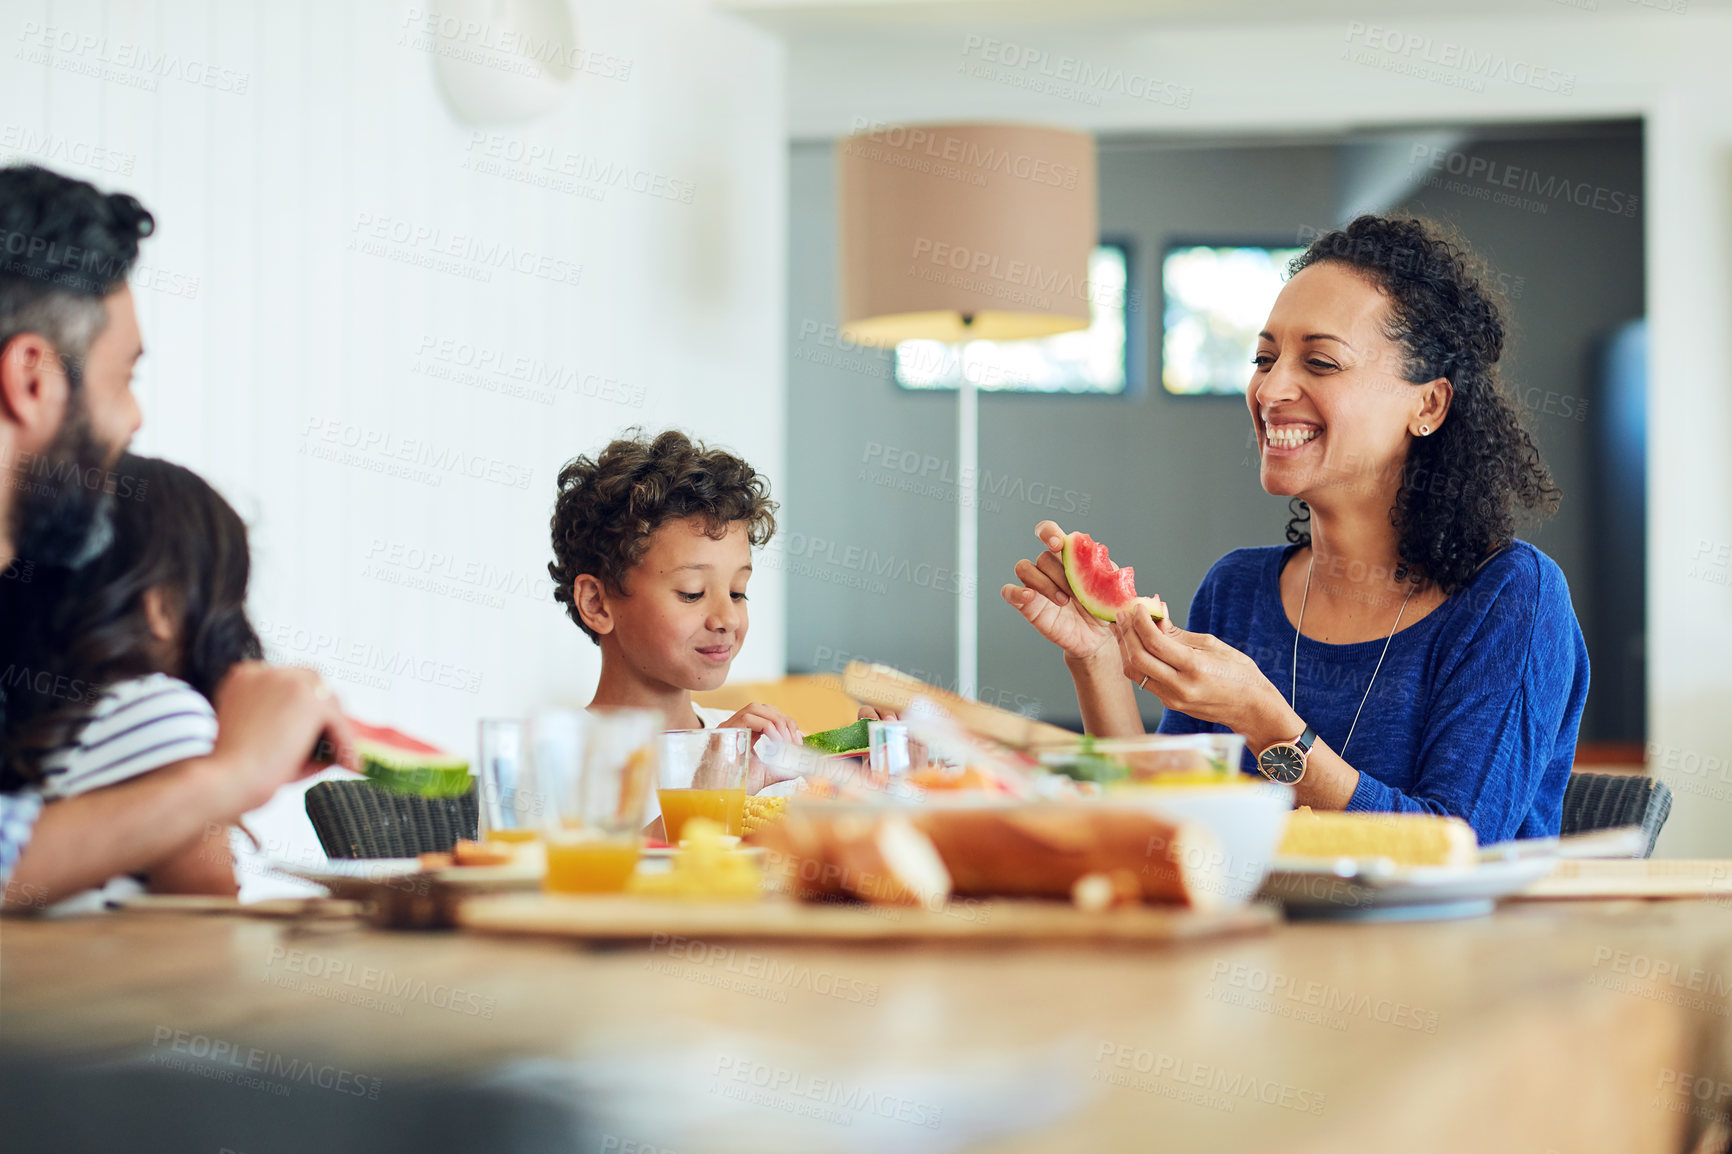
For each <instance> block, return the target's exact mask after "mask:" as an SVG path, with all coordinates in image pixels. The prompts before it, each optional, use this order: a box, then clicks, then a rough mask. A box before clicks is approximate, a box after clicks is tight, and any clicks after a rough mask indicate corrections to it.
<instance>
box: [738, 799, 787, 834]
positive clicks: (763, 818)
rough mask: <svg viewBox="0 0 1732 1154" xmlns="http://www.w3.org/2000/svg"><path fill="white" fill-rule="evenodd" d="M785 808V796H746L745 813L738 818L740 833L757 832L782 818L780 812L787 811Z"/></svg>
mask: <svg viewBox="0 0 1732 1154" xmlns="http://www.w3.org/2000/svg"><path fill="white" fill-rule="evenodd" d="M787 809H788V799H787V798H785V797H748V798H747V799H746V811H745V814H744V815H743V816H742V817H741V820H740V832H741V834H744V835H750V834H754V833H757V832H758V831H759V830H761V829H764V828H765V827H767V826H769V825H772V824H774V823H775V822H778V821H780V820H782V814H784V813H785V812H787Z"/></svg>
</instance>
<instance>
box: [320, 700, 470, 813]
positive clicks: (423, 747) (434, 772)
mask: <svg viewBox="0 0 1732 1154" xmlns="http://www.w3.org/2000/svg"><path fill="white" fill-rule="evenodd" d="M349 725H350V727H351V728H352V729H353V730H354V731H355V752H356V755H357V757H358V758H359V760H360V763H361V772H362V773H364V774H366V775H367V777H368V778H369V779H370V780H371V781H372V782H373V783H374V784H375V785H378V786H380V787H382V788H384V789H389V790H392V791H394V792H396V793H411V794H418V795H420V796H421V797H462V796H463V795H464V794H466V793H468V792H469V791H470V790H471V789H473V788H474V782H475V779H474V778H473V777H471V776H470V775H469V761H468V759H466V758H462V757H457V756H456V755H454V754H450V753H446V752H445V751H444V750H442V749H440V748H439V747H438V746H435V745H428V744H427V743H426V742H425V741H421V740H419V739H417V738H413V737H410V736H409V735H408V734H406V733H401V732H399V731H397V730H395V729H391V728H390V727H388V726H384V725H368V724H366V723H365V722H361V721H356V720H355V719H354V718H350V719H349Z"/></svg>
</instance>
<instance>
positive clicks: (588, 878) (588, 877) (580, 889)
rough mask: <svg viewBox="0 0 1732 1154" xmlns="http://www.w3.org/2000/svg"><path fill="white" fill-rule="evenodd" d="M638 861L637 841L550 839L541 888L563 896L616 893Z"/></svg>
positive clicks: (622, 887)
mask: <svg viewBox="0 0 1732 1154" xmlns="http://www.w3.org/2000/svg"><path fill="white" fill-rule="evenodd" d="M637 859H638V839H636V838H632V839H630V840H622V841H614V840H609V839H606V838H550V839H548V842H547V876H546V877H545V878H544V879H543V881H542V888H543V889H545V890H547V891H549V892H550V893H562V894H608V893H618V892H619V891H620V890H623V889H624V888H625V883H626V879H627V878H629V877H631V875H632V871H633V870H635V869H636V868H637Z"/></svg>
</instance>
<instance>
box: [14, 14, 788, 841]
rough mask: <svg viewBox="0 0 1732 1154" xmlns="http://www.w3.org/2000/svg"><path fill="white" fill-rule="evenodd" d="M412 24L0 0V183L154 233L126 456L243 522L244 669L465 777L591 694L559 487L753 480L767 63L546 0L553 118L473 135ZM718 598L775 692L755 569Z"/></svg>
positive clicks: (776, 350) (587, 648) (769, 468)
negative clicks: (79, 187)
mask: <svg viewBox="0 0 1732 1154" xmlns="http://www.w3.org/2000/svg"><path fill="white" fill-rule="evenodd" d="M438 7H439V6H438V5H437V4H432V5H428V4H425V3H423V4H418V5H404V4H396V3H388V2H385V0H365V2H354V3H350V2H344V0H315V2H305V3H303V2H299V0H297V2H296V3H293V4H271V3H264V2H262V0H220V2H219V0H206V2H204V3H198V2H193V0H160V2H133V0H112V2H110V3H100V2H95V0H89V2H85V3H52V4H49V3H42V2H20V0H8V2H7V3H6V4H5V5H4V7H3V8H0V13H3V15H0V45H3V47H0V59H3V60H4V63H0V160H12V159H35V160H38V161H40V162H43V163H47V164H50V166H52V167H57V168H59V169H60V170H61V171H64V172H67V173H70V174H72V175H77V176H80V177H83V178H86V179H91V180H94V181H96V182H97V183H98V184H99V185H101V186H103V187H105V188H111V189H123V190H126V191H130V192H132V193H134V194H135V195H137V196H138V197H139V198H140V199H141V200H142V201H143V202H144V203H145V205H146V206H147V207H149V208H150V209H151V211H152V212H154V213H155V214H156V217H157V221H158V225H159V231H158V235H157V236H156V237H154V238H152V239H151V240H149V241H148V242H147V243H146V247H145V249H144V258H143V263H144V266H145V267H144V268H143V269H141V271H140V274H139V276H138V277H137V278H135V281H136V284H135V289H134V292H135V295H136V297H137V301H138V309H139V314H140V320H141V323H142V326H143V330H144V335H145V344H146V348H147V355H146V357H145V360H144V362H143V364H142V366H141V369H140V372H139V376H138V382H137V383H138V389H139V393H140V397H141V400H142V401H143V405H144V411H145V419H146V423H145V427H144V429H143V431H142V433H141V434H140V436H139V437H138V439H137V441H136V442H135V445H134V447H135V448H136V449H137V450H138V451H140V452H144V453H148V454H153V455H159V456H164V457H168V458H170V459H173V460H175V461H179V462H182V463H184V464H186V465H189V466H191V467H192V468H195V469H197V470H198V471H200V472H201V473H202V474H203V475H204V476H206V477H207V478H208V479H210V480H211V481H212V482H213V483H214V484H215V485H216V486H217V487H218V488H219V489H220V490H221V491H222V492H223V493H224V495H226V496H227V497H228V498H229V500H230V501H231V502H233V503H234V505H235V506H236V508H237V509H239V510H240V512H241V514H242V516H243V517H244V518H245V519H246V520H247V522H248V523H249V525H250V526H251V530H252V543H253V561H254V570H253V573H254V577H253V587H252V599H251V605H252V610H253V616H254V619H255V621H256V622H257V624H258V625H259V627H260V631H261V633H263V634H264V636H265V639H266V645H267V649H268V651H269V654H270V656H271V657H272V658H274V659H279V660H283V661H289V662H300V663H310V664H315V665H317V666H319V667H320V668H321V669H323V670H324V671H325V673H326V675H327V676H328V678H329V679H330V682H331V684H332V686H333V687H334V688H335V689H336V690H337V691H338V692H339V693H340V694H341V695H342V697H343V699H344V701H345V703H346V704H347V705H348V706H349V709H350V712H352V713H354V714H355V715H357V716H359V717H362V718H364V719H368V720H372V721H377V722H382V723H388V724H392V725H397V726H400V727H402V728H405V729H407V730H409V731H410V732H414V733H418V734H422V735H425V736H427V737H428V738H430V739H432V740H434V741H437V742H439V743H441V744H444V745H446V746H448V747H450V748H452V749H454V750H460V751H465V752H467V751H470V750H471V749H472V747H473V743H474V732H475V722H476V720H477V718H479V717H486V716H509V715H517V714H521V713H522V712H524V711H525V710H526V709H528V708H530V707H532V706H535V705H538V704H541V703H546V702H553V701H566V702H577V703H581V702H584V701H587V700H588V695H589V693H590V692H591V691H592V689H593V687H594V681H595V676H596V672H597V670H598V668H599V661H598V658H597V655H596V650H595V647H594V646H593V645H592V644H591V643H590V641H589V640H588V639H587V638H586V637H584V636H583V635H582V634H581V633H580V631H579V630H578V629H577V627H576V626H575V625H573V624H572V623H570V622H569V621H568V620H567V619H566V618H565V616H564V615H563V613H562V612H561V609H560V607H559V606H558V605H557V604H556V603H555V602H553V601H552V600H551V597H550V590H551V583H550V581H549V579H548V576H547V562H548V561H549V559H550V557H551V551H550V547H549V533H548V515H549V513H550V511H551V508H552V501H553V495H554V482H555V478H556V475H557V473H558V470H559V466H560V464H561V463H562V462H564V461H565V460H566V459H568V458H569V457H571V456H574V455H576V454H578V453H580V452H590V451H593V450H595V449H597V448H598V447H600V446H601V445H602V444H604V443H605V442H606V441H607V440H608V439H609V438H610V437H612V436H613V435H615V434H616V433H618V432H619V431H621V430H622V429H624V428H625V427H627V426H630V425H634V424H639V425H643V426H645V427H646V428H648V429H651V430H653V429H656V428H659V427H663V426H677V427H680V428H683V429H686V430H687V431H689V432H691V433H693V434H694V435H697V436H699V437H701V438H703V439H705V440H708V441H710V442H712V443H715V444H720V445H724V446H727V447H729V448H731V449H733V450H734V451H736V452H738V453H740V454H742V455H743V456H745V457H746V458H747V459H748V460H750V461H751V462H752V463H753V464H754V465H756V466H757V467H758V468H759V469H760V470H761V471H762V472H764V473H766V474H767V475H768V476H769V477H770V478H771V481H772V484H773V485H776V484H779V482H780V478H781V476H782V472H783V470H782V458H783V452H784V448H783V445H784V411H785V404H784V389H785V385H784V373H783V363H782V361H783V348H784V341H783V339H782V327H783V318H784V316H785V306H784V302H783V292H784V284H785V275H786V254H785V251H784V249H785V236H786V231H787V226H786V209H785V204H786V196H787V192H786V189H787V180H786V164H787V159H786V158H787V150H786V131H785V114H784V91H783V88H784V81H783V71H784V69H783V58H782V48H781V45H780V44H779V43H778V42H777V41H776V40H775V39H774V38H773V37H771V36H769V35H767V34H766V33H764V32H762V31H760V30H758V29H755V28H753V27H751V26H749V25H746V24H743V23H741V22H739V21H737V20H735V19H733V18H731V17H728V16H717V15H715V14H713V13H712V12H711V11H710V9H709V6H708V5H706V4H702V3H699V2H697V0H639V2H634V3H629V4H628V3H603V2H600V0H574V3H573V5H572V11H573V14H574V18H575V20H576V22H577V29H578V38H579V41H580V43H581V46H582V48H583V49H584V51H585V53H586V54H588V55H586V56H585V57H584V59H585V61H586V62H588V63H589V64H590V69H589V70H588V71H584V72H580V73H579V74H578V75H577V76H576V78H575V80H574V82H573V83H572V85H571V86H570V91H569V95H568V96H567V97H566V98H565V99H564V101H563V103H562V104H561V105H560V106H559V107H558V108H557V109H556V110H555V111H554V112H552V113H550V114H549V115H547V116H546V117H544V118H542V119H540V120H536V121H532V122H530V123H527V124H522V125H517V126H512V127H504V128H493V129H484V130H483V129H471V128H469V127H466V126H464V125H462V124H459V123H458V122H457V121H456V119H455V118H454V117H453V115H452V114H451V113H450V112H449V111H448V110H447V108H446V106H445V104H444V103H443V100H442V98H441V96H440V93H439V89H438V87H437V84H436V81H435V77H434V58H433V55H432V54H431V53H430V52H429V51H427V45H428V42H429V41H432V42H434V43H440V44H449V43H452V41H450V40H445V39H442V38H441V37H439V36H438V34H437V32H435V33H434V34H433V35H432V36H428V34H427V33H426V30H425V24H424V22H422V21H417V20H416V19H415V18H414V16H413V15H412V14H413V13H414V12H415V11H417V10H426V9H433V10H437V9H438ZM457 43H460V41H457ZM44 45H53V46H56V50H52V51H50V49H48V48H45V47H44ZM146 54H149V56H148V60H149V61H150V62H149V63H144V64H141V63H140V61H141V60H146V59H147V56H146ZM162 57H166V58H167V59H168V62H167V63H166V64H165V63H161V62H159V60H158V58H162ZM90 71H103V74H102V75H96V76H93V75H89V74H87V73H88V72H90ZM528 149H539V150H541V151H540V152H539V153H537V157H538V159H537V160H536V161H535V162H532V163H525V162H523V161H522V160H519V159H516V158H519V157H521V156H523V155H524V154H525V150H528ZM543 156H545V157H546V158H547V159H545V160H542V159H540V157H543ZM506 249H509V251H510V252H511V253H512V254H514V260H513V261H512V262H511V263H506V264H501V263H499V262H498V259H497V255H496V254H498V253H499V252H501V251H504V250H506ZM490 253H491V254H495V255H494V256H493V259H489V254H490ZM517 265H521V266H522V267H524V268H527V269H528V271H527V272H524V271H518V269H517V267H516V266H517ZM572 282H575V283H572ZM502 369H503V370H504V371H502ZM751 594H752V610H753V615H752V616H753V627H752V630H751V633H750V637H749V639H748V641H747V644H746V646H745V650H744V653H743V655H742V656H741V658H740V659H739V661H738V662H737V663H736V666H735V670H734V674H735V676H736V677H742V678H751V677H773V676H778V675H779V674H780V673H781V671H782V669H783V660H784V652H783V651H784V641H783V637H784V624H783V616H784V597H783V580H782V574H781V573H780V572H778V571H777V570H775V569H771V568H768V567H762V566H761V567H760V571H759V572H758V574H757V575H756V576H755V578H754V579H753V582H752V588H751ZM298 805H299V802H298V799H291V798H286V797H285V798H283V799H281V800H280V803H279V804H278V805H277V806H274V807H273V814H274V815H275V816H274V818H272V819H270V820H267V824H268V825H270V826H271V827H272V828H271V831H269V832H271V833H273V834H275V833H276V832H278V831H289V830H290V828H291V827H293V826H294V825H295V821H294V814H295V811H296V810H297V809H298ZM285 814H286V815H287V816H286V817H285V816H284V815H285ZM282 836H283V837H285V838H286V837H290V836H291V833H290V832H283V833H282ZM292 836H295V837H300V838H302V839H303V840H304V838H305V837H310V829H307V828H305V827H304V819H302V823H301V826H300V827H299V828H298V829H296V830H295V831H294V832H293V835H292Z"/></svg>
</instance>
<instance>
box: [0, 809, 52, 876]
mask: <svg viewBox="0 0 1732 1154" xmlns="http://www.w3.org/2000/svg"><path fill="white" fill-rule="evenodd" d="M41 814H42V796H41V795H40V794H37V793H30V792H25V793H7V794H0V886H3V885H5V884H6V881H7V879H8V878H10V877H11V876H12V867H13V866H15V865H17V864H18V859H19V858H20V857H22V856H23V854H24V847H25V846H27V845H29V844H30V833H31V831H32V830H34V829H35V828H36V819H37V818H38V817H40V816H41Z"/></svg>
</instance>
